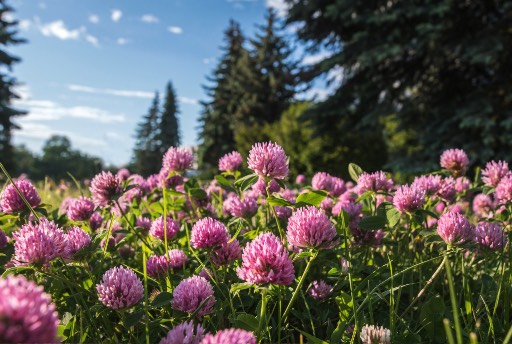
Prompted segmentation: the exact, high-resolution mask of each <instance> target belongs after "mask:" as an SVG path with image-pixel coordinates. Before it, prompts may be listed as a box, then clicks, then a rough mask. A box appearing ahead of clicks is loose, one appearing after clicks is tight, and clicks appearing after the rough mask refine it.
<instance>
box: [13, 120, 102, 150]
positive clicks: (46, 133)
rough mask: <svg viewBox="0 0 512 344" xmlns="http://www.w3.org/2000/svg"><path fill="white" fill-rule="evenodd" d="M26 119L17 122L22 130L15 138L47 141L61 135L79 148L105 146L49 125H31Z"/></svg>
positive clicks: (89, 138) (96, 140)
mask: <svg viewBox="0 0 512 344" xmlns="http://www.w3.org/2000/svg"><path fill="white" fill-rule="evenodd" d="M27 119H28V118H27V117H24V118H22V119H20V120H19V122H21V125H22V129H21V130H19V131H16V134H15V135H16V136H20V137H24V138H28V139H36V140H47V139H49V138H50V137H51V136H52V135H62V136H66V137H69V138H71V139H72V141H73V142H74V143H77V144H78V145H80V146H86V147H89V146H95V147H105V146H106V145H107V144H106V142H104V141H102V140H98V139H95V138H91V137H86V136H82V135H80V134H77V133H74V132H70V131H65V130H57V129H55V128H53V127H52V126H50V125H47V124H41V123H31V122H29V121H27Z"/></svg>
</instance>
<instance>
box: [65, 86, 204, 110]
mask: <svg viewBox="0 0 512 344" xmlns="http://www.w3.org/2000/svg"><path fill="white" fill-rule="evenodd" d="M68 89H69V90H70V91H75V92H84V93H93V94H105V95H110V96H118V97H132V98H145V99H153V98H154V97H155V94H154V93H153V92H147V91H139V90H117V89H112V88H97V87H90V86H84V85H77V84H69V85H68ZM178 101H179V102H180V103H183V104H191V105H196V104H199V101H198V100H197V99H194V98H190V97H178Z"/></svg>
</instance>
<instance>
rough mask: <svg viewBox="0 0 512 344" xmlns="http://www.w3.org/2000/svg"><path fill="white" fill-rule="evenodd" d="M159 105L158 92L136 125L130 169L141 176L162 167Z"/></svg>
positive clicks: (155, 171)
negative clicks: (159, 140) (158, 140)
mask: <svg viewBox="0 0 512 344" xmlns="http://www.w3.org/2000/svg"><path fill="white" fill-rule="evenodd" d="M159 118H160V105H159V95H158V92H156V93H155V97H154V98H153V103H152V104H151V107H150V108H149V111H148V113H147V114H146V115H145V116H144V118H143V120H142V122H140V123H139V124H138V126H137V130H136V134H135V139H136V141H135V148H134V150H133V157H132V162H131V164H130V170H131V171H133V172H135V173H139V174H141V175H143V176H148V175H150V174H153V173H157V172H158V171H159V170H160V168H161V167H162V153H161V151H160V147H161V145H160V144H159V143H158V142H157V136H159Z"/></svg>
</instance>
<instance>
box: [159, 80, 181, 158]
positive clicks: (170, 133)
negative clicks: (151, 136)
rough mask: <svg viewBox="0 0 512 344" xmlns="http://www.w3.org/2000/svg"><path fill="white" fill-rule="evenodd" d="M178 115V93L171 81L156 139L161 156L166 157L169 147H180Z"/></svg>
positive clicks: (166, 93) (167, 88)
mask: <svg viewBox="0 0 512 344" xmlns="http://www.w3.org/2000/svg"><path fill="white" fill-rule="evenodd" d="M178 113H179V110H178V102H177V99H176V93H175V92H174V88H173V87H172V83H171V82H170V81H169V82H168V83H167V87H166V91H165V101H164V105H163V109H162V112H161V115H160V120H159V125H158V131H157V132H158V134H157V137H156V141H157V144H158V146H159V151H160V155H161V156H163V155H164V153H165V152H166V151H167V149H169V147H171V146H174V147H178V146H179V145H180V133H179V124H178V118H177V115H178Z"/></svg>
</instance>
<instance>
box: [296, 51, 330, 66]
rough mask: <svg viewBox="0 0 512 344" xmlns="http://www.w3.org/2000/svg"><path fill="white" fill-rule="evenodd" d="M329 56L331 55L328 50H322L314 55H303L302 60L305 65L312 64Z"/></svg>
mask: <svg viewBox="0 0 512 344" xmlns="http://www.w3.org/2000/svg"><path fill="white" fill-rule="evenodd" d="M329 56H331V53H330V52H327V51H323V52H321V53H318V54H316V55H309V56H306V57H304V59H303V60H302V62H303V63H304V64H306V65H314V64H317V63H318V62H320V61H322V60H324V59H326V58H328V57H329Z"/></svg>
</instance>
